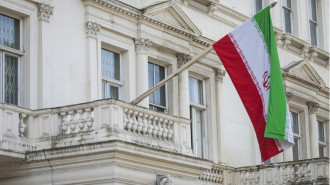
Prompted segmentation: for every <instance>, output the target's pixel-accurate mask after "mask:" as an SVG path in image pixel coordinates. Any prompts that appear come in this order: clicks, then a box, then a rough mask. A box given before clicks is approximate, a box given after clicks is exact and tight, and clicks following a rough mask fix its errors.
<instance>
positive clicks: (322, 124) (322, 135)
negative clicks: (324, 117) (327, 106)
mask: <svg viewBox="0 0 330 185" xmlns="http://www.w3.org/2000/svg"><path fill="white" fill-rule="evenodd" d="M317 122H318V127H319V140H320V141H322V142H325V137H324V136H325V135H324V123H323V122H321V121H317Z"/></svg>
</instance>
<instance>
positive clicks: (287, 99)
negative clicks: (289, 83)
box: [285, 92, 293, 102]
mask: <svg viewBox="0 0 330 185" xmlns="http://www.w3.org/2000/svg"><path fill="white" fill-rule="evenodd" d="M285 95H286V101H288V102H289V101H290V100H291V98H292V96H293V93H292V92H287V93H285Z"/></svg>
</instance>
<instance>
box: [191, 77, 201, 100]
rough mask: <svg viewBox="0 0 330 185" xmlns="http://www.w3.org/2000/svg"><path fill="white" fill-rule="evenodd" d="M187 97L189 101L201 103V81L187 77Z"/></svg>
mask: <svg viewBox="0 0 330 185" xmlns="http://www.w3.org/2000/svg"><path fill="white" fill-rule="evenodd" d="M189 99H190V102H194V103H198V104H201V105H203V104H204V102H203V82H202V81H201V80H197V79H196V78H192V77H189Z"/></svg>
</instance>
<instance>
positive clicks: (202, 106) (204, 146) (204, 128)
mask: <svg viewBox="0 0 330 185" xmlns="http://www.w3.org/2000/svg"><path fill="white" fill-rule="evenodd" d="M190 77H191V78H195V79H197V80H200V81H202V91H203V97H202V99H203V104H199V103H195V102H189V103H190V112H191V114H192V112H193V111H192V109H197V110H201V111H202V156H200V157H201V158H203V159H206V158H207V157H208V153H207V152H208V148H207V144H208V141H207V134H206V133H207V118H206V116H207V114H206V109H207V106H206V92H205V90H206V88H205V85H206V81H205V79H202V78H199V77H197V76H194V75H189V77H188V78H190ZM188 81H189V80H188ZM189 101H190V100H189ZM190 117H192V115H190ZM191 131H192V136H191V139H192V147H193V153H194V156H195V157H197V151H196V150H195V148H196V147H197V143H195V140H196V128H195V126H194V125H193V120H192V122H191Z"/></svg>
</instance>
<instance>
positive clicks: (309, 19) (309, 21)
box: [307, 0, 319, 46]
mask: <svg viewBox="0 0 330 185" xmlns="http://www.w3.org/2000/svg"><path fill="white" fill-rule="evenodd" d="M314 1H315V11H316V12H315V15H316V21H314V20H312V19H311V16H312V15H309V13H310V12H309V11H307V12H308V26H309V37H310V39H311V40H310V44H311V45H312V37H311V29H310V24H311V22H312V23H314V24H315V26H316V30H315V34H316V35H315V37H316V44H315V46H319V34H318V32H319V25H318V21H319V17H318V13H317V10H318V3H317V0H314ZM307 8H308V9H309V8H311V10H312V7H309V3H308V2H307ZM312 11H313V10H312Z"/></svg>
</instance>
